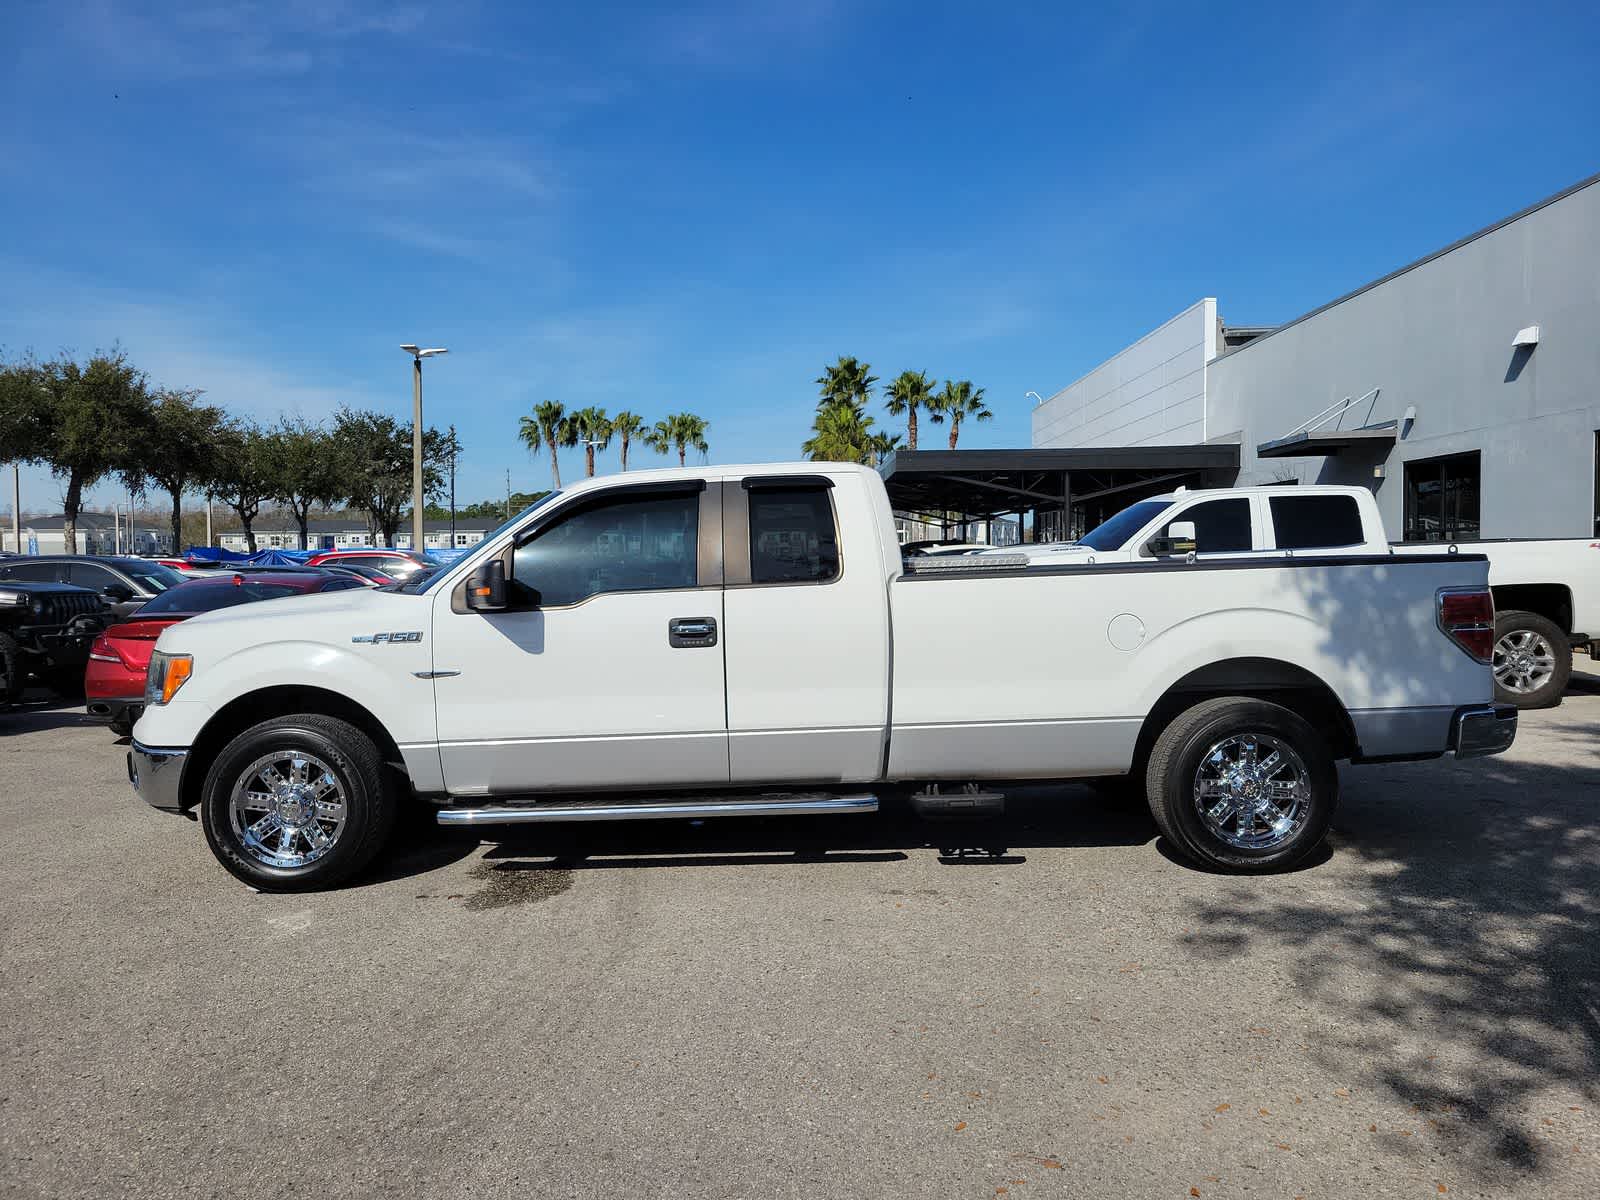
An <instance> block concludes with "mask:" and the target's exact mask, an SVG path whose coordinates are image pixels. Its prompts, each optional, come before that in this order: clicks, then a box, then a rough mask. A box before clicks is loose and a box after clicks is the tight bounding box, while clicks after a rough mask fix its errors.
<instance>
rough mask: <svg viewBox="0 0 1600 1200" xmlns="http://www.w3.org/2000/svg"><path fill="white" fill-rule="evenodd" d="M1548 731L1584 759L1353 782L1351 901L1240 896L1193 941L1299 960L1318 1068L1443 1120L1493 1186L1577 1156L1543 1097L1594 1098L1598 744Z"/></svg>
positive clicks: (1208, 912) (1498, 762) (1224, 953)
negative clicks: (1556, 1134)
mask: <svg viewBox="0 0 1600 1200" xmlns="http://www.w3.org/2000/svg"><path fill="white" fill-rule="evenodd" d="M1541 733H1542V738H1541V745H1548V744H1549V743H1550V741H1552V740H1554V741H1555V742H1556V743H1557V744H1558V746H1559V747H1560V749H1561V750H1562V751H1563V752H1565V751H1566V750H1568V749H1569V745H1568V744H1570V750H1571V751H1572V752H1573V754H1572V757H1580V756H1583V755H1587V756H1588V757H1587V759H1586V761H1583V763H1582V765H1557V764H1554V763H1550V762H1548V761H1542V760H1540V761H1532V762H1530V761H1526V760H1524V761H1520V762H1519V761H1514V760H1506V759H1498V758H1495V759H1487V760H1479V761H1476V762H1471V763H1464V764H1459V765H1458V764H1455V763H1453V762H1451V763H1444V762H1440V763H1432V764H1421V765H1408V766H1382V767H1364V768H1349V767H1347V768H1345V769H1344V771H1343V782H1344V793H1345V799H1344V801H1343V802H1342V807H1341V809H1340V812H1339V815H1338V817H1337V818H1336V821H1335V826H1334V838H1335V841H1336V846H1337V853H1338V854H1339V855H1340V856H1350V855H1354V856H1358V862H1357V864H1356V866H1355V874H1356V875H1357V876H1358V879H1357V880H1356V883H1355V886H1354V888H1353V889H1347V890H1343V891H1341V892H1339V893H1338V894H1336V895H1335V896H1334V897H1333V898H1332V899H1329V898H1328V896H1327V893H1326V892H1323V893H1322V894H1321V895H1320V896H1318V897H1316V898H1315V899H1312V898H1310V897H1308V896H1307V895H1306V893H1305V892H1304V891H1303V890H1297V889H1292V888H1282V889H1275V888H1273V887H1270V886H1267V881H1262V882H1261V883H1257V884H1255V885H1254V886H1248V885H1244V884H1242V883H1241V884H1240V885H1237V886H1235V887H1234V888H1232V889H1230V890H1229V892H1228V894H1226V895H1224V896H1221V897H1219V898H1217V899H1216V900H1214V901H1211V902H1208V903H1205V904H1202V905H1199V906H1198V907H1197V909H1196V911H1195V913H1194V917H1195V929H1196V932H1195V933H1194V934H1193V935H1191V937H1190V938H1189V944H1190V946H1191V948H1192V950H1193V951H1194V952H1195V953H1197V954H1200V955H1204V956H1206V957H1208V958H1212V959H1221V960H1228V959H1236V958H1237V959H1242V958H1244V957H1245V956H1248V955H1251V954H1253V953H1258V952H1265V953H1268V954H1271V955H1275V956H1280V957H1283V958H1286V959H1287V960H1288V961H1289V962H1291V963H1292V971H1293V982H1294V984H1295V985H1296V988H1297V990H1298V991H1299V993H1300V995H1301V996H1302V997H1303V999H1304V1001H1305V1003H1306V1004H1307V1006H1308V1007H1309V1009H1310V1011H1311V1014H1312V1015H1311V1017H1310V1019H1311V1021H1312V1022H1314V1024H1315V1029H1314V1032H1313V1035H1312V1037H1311V1043H1312V1050H1313V1053H1314V1054H1316V1055H1317V1056H1318V1058H1319V1060H1320V1065H1322V1066H1323V1067H1324V1068H1326V1069H1327V1070H1328V1071H1329V1072H1330V1073H1333V1074H1337V1075H1342V1076H1344V1077H1346V1078H1350V1079H1352V1080H1354V1081H1357V1082H1359V1083H1361V1084H1363V1085H1366V1086H1371V1087H1377V1088H1379V1089H1381V1091H1382V1092H1386V1093H1387V1094H1388V1095H1389V1096H1390V1097H1391V1098H1393V1099H1395V1100H1398V1101H1400V1102H1402V1103H1404V1104H1405V1105H1407V1106H1417V1108H1418V1109H1420V1111H1422V1112H1425V1113H1428V1114H1432V1116H1431V1117H1430V1119H1436V1120H1437V1123H1438V1128H1439V1130H1440V1132H1441V1136H1442V1137H1443V1138H1444V1141H1443V1143H1442V1144H1443V1145H1444V1147H1445V1150H1446V1153H1447V1154H1449V1155H1451V1156H1452V1157H1453V1158H1455V1159H1456V1160H1457V1161H1458V1162H1459V1164H1460V1165H1461V1166H1462V1167H1463V1168H1465V1169H1467V1170H1470V1171H1472V1172H1473V1173H1474V1174H1476V1175H1478V1176H1479V1177H1480V1178H1481V1179H1482V1180H1483V1181H1484V1182H1486V1183H1488V1182H1497V1183H1500V1184H1505V1183H1508V1182H1509V1183H1514V1182H1515V1181H1516V1180H1517V1179H1527V1178H1529V1177H1538V1176H1541V1175H1543V1174H1545V1173H1547V1172H1549V1171H1550V1170H1552V1169H1553V1166H1554V1160H1555V1158H1556V1157H1557V1156H1559V1155H1566V1154H1570V1153H1571V1147H1570V1145H1568V1144H1567V1141H1568V1140H1570V1139H1567V1140H1563V1141H1562V1142H1560V1143H1557V1142H1555V1141H1553V1140H1552V1139H1551V1137H1550V1136H1549V1135H1550V1134H1552V1132H1553V1130H1552V1128H1551V1125H1552V1124H1553V1120H1552V1119H1549V1118H1546V1117H1545V1116H1544V1112H1545V1109H1544V1108H1543V1107H1540V1106H1541V1105H1544V1106H1546V1107H1548V1105H1549V1103H1550V1100H1549V1095H1548V1093H1551V1092H1555V1093H1558V1094H1559V1093H1565V1094H1566V1095H1567V1096H1568V1097H1569V1098H1570V1097H1572V1096H1581V1097H1584V1098H1585V1100H1586V1104H1585V1105H1584V1106H1583V1107H1587V1103H1588V1102H1593V1101H1595V1100H1596V1099H1597V1098H1600V1087H1597V1081H1600V966H1597V963H1600V945H1597V941H1600V939H1597V938H1596V923H1597V917H1600V762H1596V761H1595V759H1594V758H1593V747H1594V745H1595V730H1594V728H1593V726H1592V725H1588V724H1583V723H1580V722H1578V721H1576V720H1574V721H1569V722H1567V723H1561V724H1555V725H1551V726H1544V727H1543V728H1542V730H1541ZM1378 784H1386V785H1388V786H1383V787H1380V786H1376V785H1378ZM1383 794H1387V795H1388V796H1390V797H1393V796H1396V795H1398V796H1400V797H1401V798H1402V799H1401V800H1400V802H1395V801H1394V800H1392V799H1391V800H1389V801H1388V802H1385V801H1384V800H1383V799H1382V798H1381V796H1382V795H1383ZM1570 1107H1573V1106H1572V1105H1571V1104H1566V1105H1564V1106H1563V1110H1562V1111H1561V1112H1560V1113H1559V1114H1558V1115H1559V1116H1560V1117H1562V1118H1570V1117H1571V1114H1570V1113H1569V1112H1567V1111H1565V1109H1566V1108H1570ZM1583 1120H1585V1121H1587V1120H1588V1118H1583Z"/></svg>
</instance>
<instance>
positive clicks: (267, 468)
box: [212, 421, 277, 554]
mask: <svg viewBox="0 0 1600 1200" xmlns="http://www.w3.org/2000/svg"><path fill="white" fill-rule="evenodd" d="M276 471H277V450H276V448H275V447H274V446H273V444H272V439H271V437H270V436H269V435H268V434H266V433H264V432H262V430H261V427H260V426H258V425H257V424H255V422H253V421H240V422H236V423H233V424H231V425H229V426H227V427H226V428H224V430H223V431H222V436H221V438H220V439H219V441H218V443H217V464H216V477H215V479H214V480H213V481H212V482H213V486H215V488H216V494H217V498H218V499H219V500H221V501H222V502H223V503H224V504H226V505H227V506H228V507H229V508H231V509H233V511H234V512H236V513H238V514H239V524H240V526H241V527H242V528H243V530H244V539H245V545H246V546H247V547H248V548H249V551H250V553H251V554H254V553H255V551H256V534H255V529H254V528H253V522H254V521H255V519H256V516H257V514H259V513H260V512H261V505H262V504H263V503H265V502H266V501H268V500H270V499H272V497H273V495H274V494H275V492H276V490H277V489H276V480H275V475H276Z"/></svg>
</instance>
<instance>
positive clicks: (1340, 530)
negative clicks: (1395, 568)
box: [1268, 495, 1366, 550]
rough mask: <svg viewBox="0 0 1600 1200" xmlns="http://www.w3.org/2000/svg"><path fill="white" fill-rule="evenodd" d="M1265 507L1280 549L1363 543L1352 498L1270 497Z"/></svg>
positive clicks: (1312, 496) (1309, 548) (1355, 504)
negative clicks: (1268, 511)
mask: <svg viewBox="0 0 1600 1200" xmlns="http://www.w3.org/2000/svg"><path fill="white" fill-rule="evenodd" d="M1268 507H1269V508H1270V510H1271V512H1272V529H1273V534H1274V539H1275V544H1276V545H1277V548H1278V549H1279V550H1323V549H1333V548H1336V547H1339V546H1359V545H1360V544H1361V543H1363V542H1364V541H1366V537H1365V534H1364V531H1363V530H1362V528H1361V508H1360V506H1359V505H1358V504H1357V503H1356V498H1355V497H1354V496H1317V495H1310V496H1273V497H1272V498H1271V500H1270V501H1269V504H1268Z"/></svg>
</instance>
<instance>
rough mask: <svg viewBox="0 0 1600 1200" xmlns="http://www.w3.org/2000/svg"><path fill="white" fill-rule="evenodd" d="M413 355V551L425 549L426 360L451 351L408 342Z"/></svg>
mask: <svg viewBox="0 0 1600 1200" xmlns="http://www.w3.org/2000/svg"><path fill="white" fill-rule="evenodd" d="M400 349H402V350H404V351H405V352H406V353H407V354H409V355H411V551H412V553H413V554H420V553H422V549H423V546H422V360H423V359H425V358H432V357H433V356H434V355H435V354H448V353H450V351H448V350H446V349H444V348H443V347H439V348H437V349H433V350H419V349H418V348H417V347H416V346H414V345H412V344H411V343H410V342H407V343H406V344H405V345H403V346H401V347H400Z"/></svg>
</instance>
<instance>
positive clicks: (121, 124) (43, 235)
mask: <svg viewBox="0 0 1600 1200" xmlns="http://www.w3.org/2000/svg"><path fill="white" fill-rule="evenodd" d="M1596 27H1597V22H1596V21H1595V20H1594V18H1593V9H1592V6H1590V5H1573V6H1570V7H1562V6H1558V5H1551V6H1544V5H1524V6H1515V7H1511V8H1508V7H1507V6H1505V5H1504V4H1494V5H1471V4H1460V5H1449V6H1441V7H1439V8H1436V9H1431V10H1429V9H1422V8H1413V7H1412V6H1409V5H1395V4H1392V3H1390V4H1353V5H1347V6H1341V7H1339V8H1338V9H1337V11H1327V12H1323V13H1320V14H1316V13H1306V12H1303V11H1301V10H1300V9H1299V8H1298V6H1287V7H1286V6H1282V5H1270V6H1263V7H1260V8H1252V7H1250V6H1247V5H1229V6H1226V7H1224V8H1221V9H1218V8H1214V7H1212V8H1207V7H1205V6H1197V5H1193V4H1186V5H1174V6H1170V7H1167V6H1161V5H1128V6H1094V7H1088V6H1085V7H1084V8H1082V9H1076V8H1074V7H1072V6H1067V5H1038V6H1008V5H1005V4H984V5H976V4H972V5H941V4H932V3H916V4H908V5H889V4H861V5H852V4H833V3H827V2H825V0H791V2H787V3H756V4H736V3H710V4H693V5H688V6H682V7H675V8H673V9H671V10H668V9H667V8H666V7H665V6H661V5H656V4H639V5H607V4H601V3H590V4H585V5H562V6H543V5H533V4H517V3H512V4H504V5H500V4H492V3H487V2H484V3H472V2H470V0H457V2H453V3H449V4H427V3H389V4H379V3H366V2H364V0H349V2H337V0H267V2H263V3H241V2H234V0H215V2H213V3H209V4H200V5H193V6H189V5H182V4H178V3H172V4H146V3H125V4H112V3H83V4H75V3H68V2H64V0H44V2H33V0H22V3H21V4H20V6H19V5H17V4H15V3H14V4H13V5H12V6H10V7H9V9H8V21H7V36H6V38H5V39H4V40H3V41H0V229H4V231H5V234H4V237H3V238H0V281H3V285H4V286H3V287H0V347H4V348H5V349H6V350H7V351H8V352H10V353H12V354H15V353H17V352H20V351H22V350H24V349H27V348H30V347H31V348H33V349H34V350H36V351H38V352H40V353H42V354H50V353H53V352H55V351H56V350H58V349H60V348H63V347H65V348H71V349H75V350H77V351H78V352H80V353H85V354H86V353H87V352H89V351H91V350H93V349H94V348H96V347H99V346H106V345H109V344H111V343H112V342H113V341H115V340H120V341H121V343H122V344H123V346H124V347H125V348H126V349H127V350H128V351H129V353H130V355H131V356H132V357H133V358H134V360H135V361H136V362H138V363H139V364H141V365H142V366H144V367H145V368H146V369H147V370H148V371H149V373H150V375H151V377H152V378H153V379H154V380H155V381H157V382H159V383H163V384H168V385H172V386H184V387H199V388H204V389H206V391H207V393H208V395H209V397H210V398H211V399H212V400H213V401H214V402H219V403H222V404H224V405H225V406H227V407H228V408H230V409H232V410H234V411H237V412H241V413H253V414H256V415H258V416H262V417H266V418H271V417H275V416H276V414H278V413H279V412H283V411H288V412H297V413H301V414H304V415H307V416H313V417H317V416H323V415H326V414H327V413H329V412H330V411H331V410H332V409H333V408H334V407H335V406H336V405H338V404H339V403H341V402H349V403H352V404H355V405H359V406H371V407H378V408H383V409H387V410H389V411H392V412H395V413H396V414H400V413H408V412H409V406H410V380H409V365H408V363H407V361H406V359H405V357H404V356H403V355H402V354H401V352H400V351H399V350H398V349H397V346H398V344H399V343H401V342H406V341H412V340H415V341H419V342H422V343H424V344H432V345H445V346H448V347H449V348H450V350H451V354H450V355H449V357H448V358H446V359H443V360H435V362H434V363H431V364H430V365H429V368H428V371H427V377H426V379H427V383H426V397H427V402H428V409H429V419H430V421H431V422H433V423H437V424H440V425H443V424H445V423H447V422H448V421H450V420H452V419H453V420H454V421H455V422H456V424H457V427H458V429H459V430H460V433H461V436H462V438H463V441H464V442H465V445H466V454H465V456H464V458H463V460H462V463H461V477H460V484H459V487H458V496H459V497H460V498H461V499H463V500H471V499H476V498H480V497H483V496H491V495H495V494H497V493H500V492H502V491H503V490H504V478H505V476H504V473H505V470H506V469H507V468H510V469H511V471H512V482H513V486H515V487H517V488H518V489H519V490H521V489H531V488H536V487H543V486H547V484H548V470H547V467H546V466H545V465H544V463H543V461H542V460H541V459H536V458H530V457H529V456H528V454H527V453H526V452H525V451H524V450H523V449H522V448H521V446H520V445H519V444H518V443H516V441H515V429H516V423H517V418H518V417H519V416H520V415H522V414H523V413H525V412H526V411H527V410H528V409H529V407H530V406H531V405H532V404H533V403H535V402H536V401H538V400H542V399H546V398H553V399H558V400H561V401H562V402H564V403H565V404H566V405H567V406H568V407H569V408H576V407H581V406H583V405H587V404H598V405H602V406H604V407H606V408H608V409H610V410H612V411H616V410H617V409H621V408H631V409H633V410H634V411H636V412H639V413H641V414H643V415H645V416H646V417H647V418H651V419H653V418H654V417H656V416H659V415H662V414H664V413H666V412H669V411H674V410H677V409H689V410H692V411H696V412H699V413H701V414H703V415H705V416H707V417H709V418H710V420H711V433H710V443H711V455H710V457H711V459H712V461H719V462H732V461H750V460H757V461H759V460H771V459H781V458H790V457H796V456H797V455H798V452H799V443H800V441H801V440H802V439H803V438H804V436H805V434H806V430H807V428H808V426H809V423H810V416H811V412H812V407H813V403H814V395H815V389H814V387H813V386H812V383H811V381H812V379H814V378H815V376H816V375H817V374H818V373H819V371H820V369H821V367H822V365H823V363H824V362H826V361H829V360H831V359H832V358H833V357H834V356H835V355H838V354H841V353H844V354H855V355H858V356H860V357H863V358H865V359H867V360H868V361H870V362H871V363H872V364H873V366H874V368H875V369H876V371H877V373H878V374H880V375H883V376H885V377H888V376H892V375H893V374H894V373H896V372H898V371H899V370H901V369H902V368H905V367H912V368H916V369H922V370H927V371H928V372H929V373H930V374H934V375H937V376H938V377H939V378H947V377H953V378H970V379H972V380H974V381H975V382H976V383H977V384H979V385H980V386H982V387H984V388H986V389H987V397H988V400H989V403H990V405H991V407H992V408H993V409H994V411H995V420H994V421H993V422H991V423H989V424H987V425H982V426H977V427H972V428H971V429H970V431H964V432H963V441H962V444H963V445H968V444H970V445H973V446H982V445H992V446H1020V445H1026V444H1027V441H1028V411H1029V408H1030V406H1031V404H1032V401H1030V400H1027V399H1025V398H1024V393H1025V392H1026V391H1028V390H1029V389H1032V390H1035V391H1038V392H1041V393H1043V394H1045V395H1048V394H1050V393H1051V392H1052V391H1054V390H1056V389H1058V388H1060V387H1061V386H1063V385H1064V384H1066V383H1068V382H1070V381H1071V380H1072V379H1074V378H1076V377H1077V376H1078V375H1080V374H1082V373H1083V372H1084V371H1085V370H1087V369H1088V368H1090V367H1091V366H1093V365H1094V364H1095V363H1097V362H1099V361H1100V360H1101V359H1103V358H1105V357H1106V356H1108V355H1109V354H1111V353H1113V352H1115V351H1116V350H1118V349H1120V348H1121V347H1122V346H1123V345H1125V344H1127V343H1128V342H1129V341H1131V340H1133V339H1134V338H1136V337H1138V336H1139V335H1141V334H1142V333H1144V332H1146V331H1147V330H1148V329H1150V328H1151V327H1153V326H1154V325H1156V324H1158V323H1160V322H1161V321H1163V320H1165V319H1166V318H1167V317H1168V316H1170V315H1172V314H1173V313H1175V312H1177V311H1179V310H1180V309H1182V308H1184V307H1186V306H1187V305H1189V304H1191V303H1192V302H1194V301H1195V300H1197V299H1199V298H1200V297H1202V296H1207V295H1215V296H1217V297H1219V299H1220V311H1221V313H1222V315H1223V317H1224V318H1225V319H1226V320H1228V321H1229V322H1232V323H1235V324H1253V323H1271V322H1277V321H1281V320H1286V319H1288V318H1291V317H1293V316H1296V315H1297V314H1299V313H1301V312H1303V311H1305V310H1306V309H1309V308H1312V307H1314V306H1316V305H1318V304H1320V303H1322V302H1324V301H1326V300H1328V299H1331V298H1332V297H1334V296H1336V295H1338V294H1340V293H1341V292H1343V291H1346V290H1348V289H1350V288H1351V287H1354V286H1357V285H1359V284H1361V283H1363V282H1366V281H1367V280H1369V279H1371V278H1374V277H1376V276H1378V275H1381V274H1383V273H1385V272H1387V271H1388V270H1391V269H1393V268H1394V267H1396V266H1399V265H1401V264H1403V263H1405V262H1407V261H1410V260H1411V259H1414V258H1417V257H1420V256H1421V255H1422V254H1425V253H1427V252H1429V251H1431V250H1434V249H1436V248H1438V247H1439V246H1441V245H1443V244H1445V243H1447V242H1449V241H1452V240H1454V239H1455V238H1456V237H1459V236H1461V235H1462V234H1465V233H1467V232H1470V231H1471V230H1473V229H1475V228H1478V227H1479V226H1482V225H1485V224H1488V223H1489V222H1491V221H1494V220H1497V219H1498V218H1500V217H1503V216H1506V215H1508V214H1510V213H1511V212H1513V211H1515V210H1517V209H1519V208H1522V207H1524V206H1526V205H1527V204H1529V203H1532V202H1533V201H1535V200H1537V199H1540V198H1542V197H1543V196H1545V195H1547V194H1549V193H1551V192H1554V191H1557V190H1559V189H1560V188H1562V187H1564V186H1566V185H1568V184H1570V183H1572V182H1575V181H1576V180H1578V179H1580V178H1582V177H1584V176H1586V175H1589V174H1591V173H1593V172H1595V171H1596V170H1600V120H1597V117H1600V72H1597V71H1596V70H1595V69H1594V63H1595V62H1596V61H1600V33H1597V28H1596ZM887 420H888V418H887V417H883V416H881V415H880V422H883V421H887ZM650 458H651V456H649V455H648V454H643V455H641V458H640V461H641V462H649V461H650ZM656 461H658V462H664V461H666V460H656ZM602 465H603V469H608V470H614V469H616V454H615V450H614V449H613V451H611V452H610V453H608V454H607V455H605V456H603V459H602ZM581 470H582V467H581V459H580V457H579V455H578V454H577V453H573V454H571V455H570V456H569V458H568V461H566V462H565V463H564V464H563V471H564V472H568V473H574V474H575V473H579V472H581ZM7 490H9V489H7ZM59 496H60V489H59V487H58V485H57V484H56V483H55V482H53V481H52V480H50V479H49V478H48V477H47V476H45V475H43V474H42V473H39V472H36V471H35V472H29V473H27V474H25V476H24V495H23V505H24V508H35V507H51V508H57V507H59ZM98 498H100V499H102V500H104V499H107V498H109V491H108V490H107V489H102V490H101V491H100V492H99V493H98ZM5 501H6V502H7V504H8V503H9V496H7V497H5Z"/></svg>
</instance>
